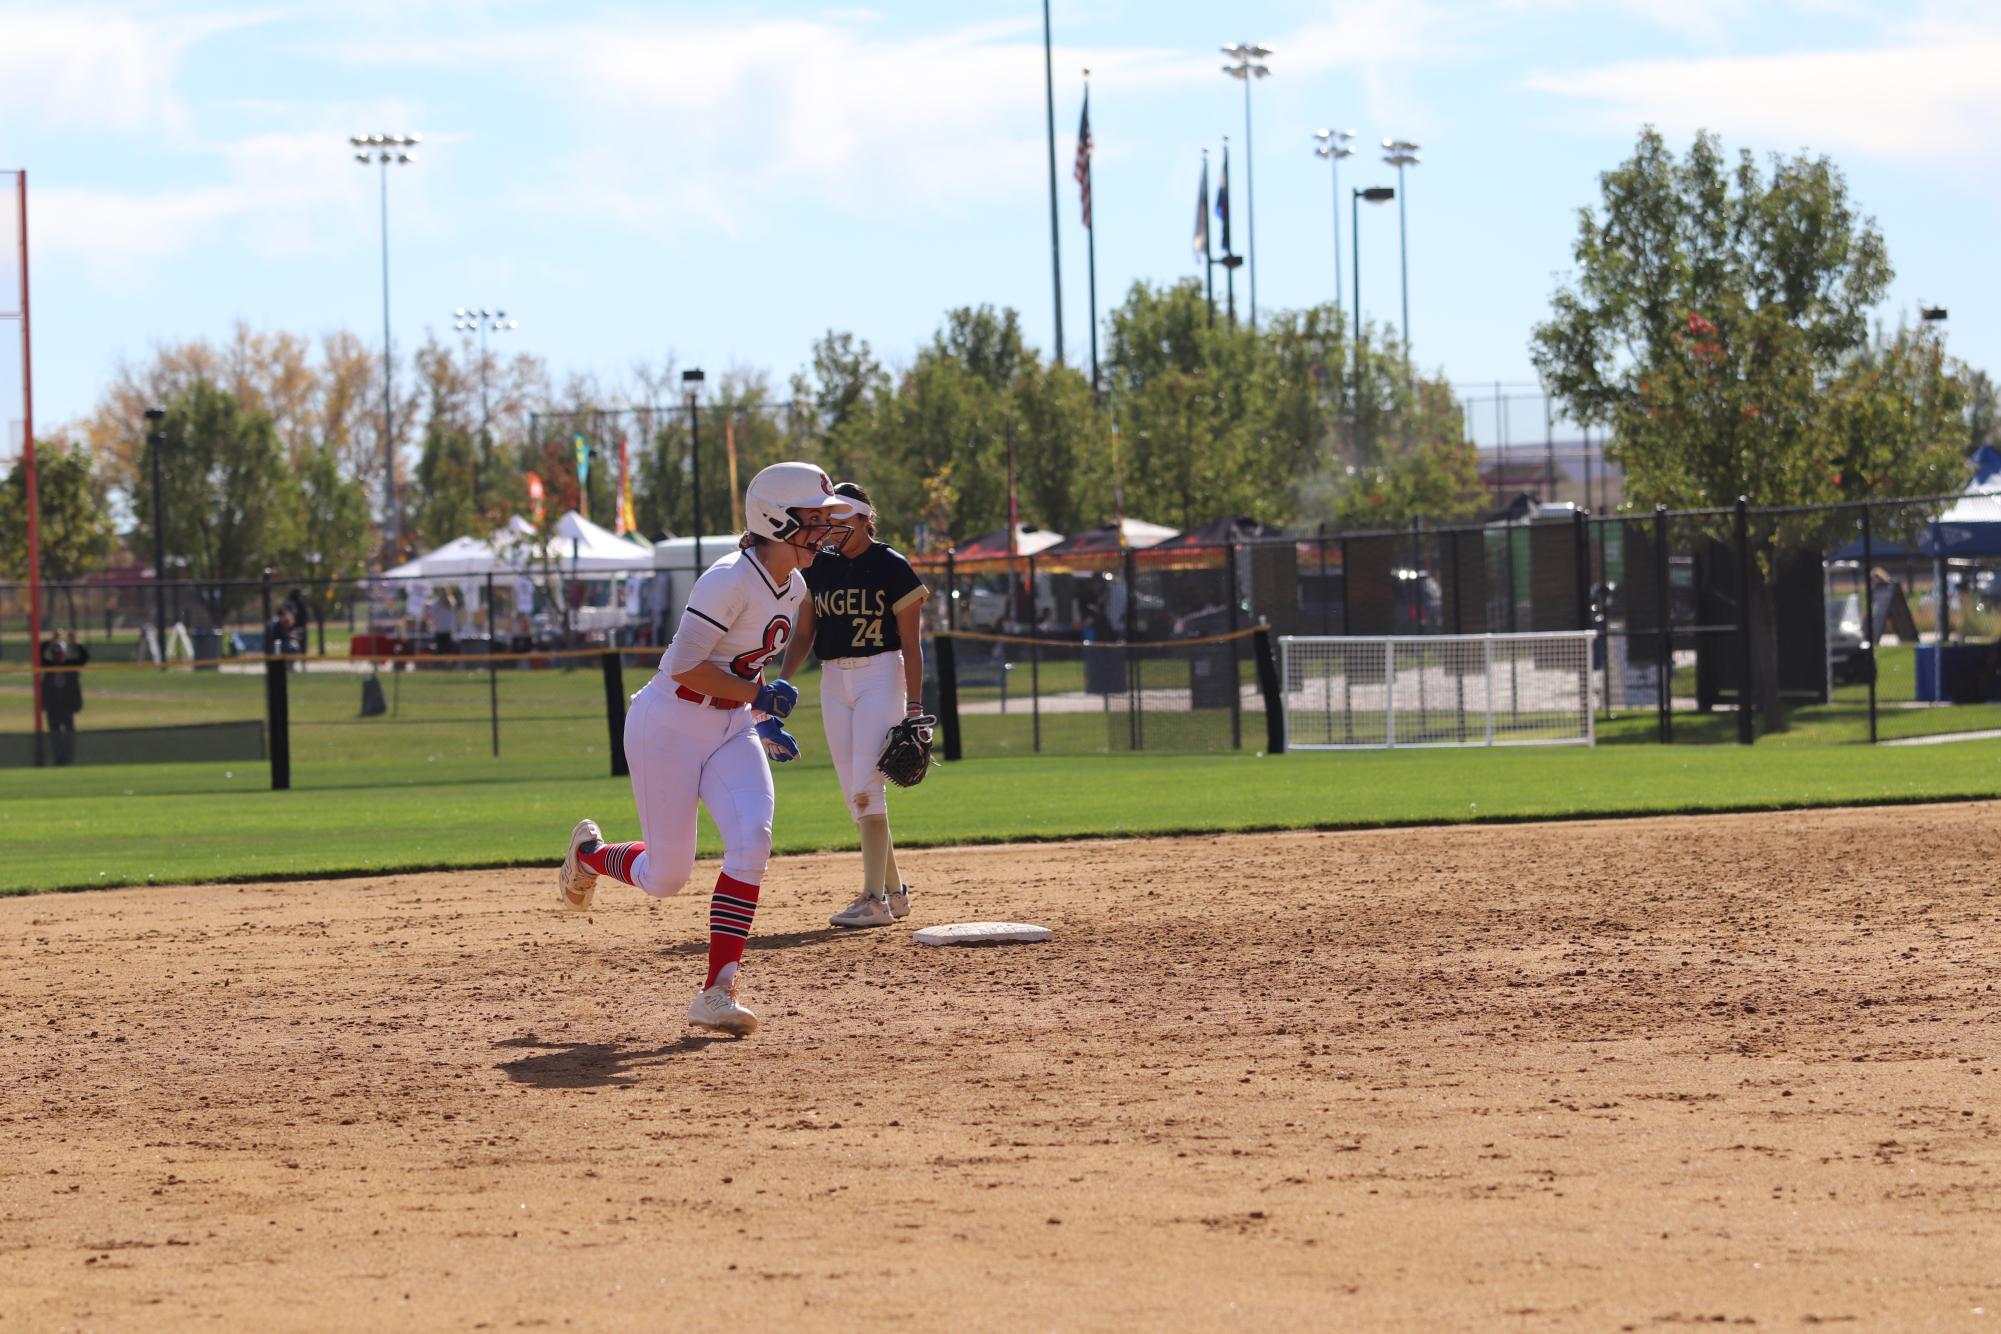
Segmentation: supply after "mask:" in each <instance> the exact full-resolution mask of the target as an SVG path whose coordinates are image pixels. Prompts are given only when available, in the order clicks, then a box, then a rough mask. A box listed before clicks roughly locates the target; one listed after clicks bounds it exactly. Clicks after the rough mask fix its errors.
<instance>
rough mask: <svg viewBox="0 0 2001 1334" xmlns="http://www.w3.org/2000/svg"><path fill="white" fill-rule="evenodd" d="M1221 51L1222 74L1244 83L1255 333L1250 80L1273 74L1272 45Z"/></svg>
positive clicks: (1254, 197) (1245, 44) (1253, 303)
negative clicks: (1225, 61) (1268, 59)
mask: <svg viewBox="0 0 2001 1334" xmlns="http://www.w3.org/2000/svg"><path fill="white" fill-rule="evenodd" d="M1222 50H1223V54H1224V55H1226V56H1228V57H1229V58H1230V63H1229V64H1227V65H1225V66H1223V73H1225V74H1227V75H1229V76H1230V77H1231V78H1233V79H1236V80H1238V81H1239V82H1241V83H1242V84H1243V85H1244V225H1245V227H1246V229H1247V240H1246V244H1245V247H1244V253H1245V255H1246V256H1248V257H1249V259H1250V263H1251V332H1253V333H1255V332H1257V327H1258V187H1257V179H1256V175H1255V173H1254V171H1253V168H1252V166H1251V157H1252V142H1251V83H1252V81H1253V80H1256V79H1265V78H1269V77H1271V67H1270V66H1268V65H1265V64H1263V63H1262V62H1263V60H1264V58H1265V57H1266V56H1268V55H1270V54H1271V48H1270V47H1268V46H1266V45H1265V44H1264V43H1262V42H1231V43H1230V44H1229V45H1228V46H1226V47H1224V48H1223V49H1222Z"/></svg>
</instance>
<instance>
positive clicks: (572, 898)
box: [556, 820, 604, 912]
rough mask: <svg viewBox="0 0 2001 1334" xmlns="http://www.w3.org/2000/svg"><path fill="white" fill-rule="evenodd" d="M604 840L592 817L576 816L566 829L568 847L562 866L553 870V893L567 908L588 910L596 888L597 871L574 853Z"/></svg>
mask: <svg viewBox="0 0 2001 1334" xmlns="http://www.w3.org/2000/svg"><path fill="white" fill-rule="evenodd" d="M602 842H604V834H603V833H602V832H600V831H599V829H598V822H597V821H596V820H579V821H577V827H576V828H575V829H572V830H571V831H570V851H569V854H568V855H567V856H565V857H564V858H563V869H562V870H561V871H559V872H557V873H556V897H557V898H559V899H561V900H562V903H563V906H564V907H565V908H567V909H569V910H570V911H571V912H589V911H590V910H591V896H592V895H593V894H595V893H596V892H597V887H598V873H597V872H596V871H593V870H592V869H591V868H590V867H588V866H585V865H584V864H583V863H582V862H580V861H578V860H577V853H579V852H581V851H582V850H583V849H585V848H588V847H590V846H591V845H592V844H594V843H602Z"/></svg>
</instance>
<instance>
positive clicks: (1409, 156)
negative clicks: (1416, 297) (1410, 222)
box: [1383, 139, 1422, 364]
mask: <svg viewBox="0 0 2001 1334" xmlns="http://www.w3.org/2000/svg"><path fill="white" fill-rule="evenodd" d="M1420 147H1422V145H1421V144H1417V143H1413V142H1412V141H1411V140H1409V139H1385V140H1383V149H1384V152H1383V161H1385V162H1387V163H1388V164H1389V165H1391V166H1392V167H1395V168H1396V169H1397V267H1398V268H1400V269H1402V270H1403V359H1404V361H1405V363H1406V364H1407V363H1408V362H1409V361H1410V253H1409V250H1408V244H1409V233H1408V231H1407V230H1406V229H1405V227H1404V204H1405V201H1406V200H1408V199H1409V197H1410V196H1409V193H1408V192H1407V191H1406V190H1405V189H1404V184H1403V169H1404V168H1405V167H1415V166H1417V165H1418V158H1417V150H1418V149H1419V148H1420Z"/></svg>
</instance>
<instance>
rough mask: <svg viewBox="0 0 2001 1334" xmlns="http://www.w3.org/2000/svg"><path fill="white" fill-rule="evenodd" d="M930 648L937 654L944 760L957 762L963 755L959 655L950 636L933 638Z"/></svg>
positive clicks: (939, 721) (939, 708) (944, 635)
mask: <svg viewBox="0 0 2001 1334" xmlns="http://www.w3.org/2000/svg"><path fill="white" fill-rule="evenodd" d="M932 648H933V649H934V650H936V652H937V654H938V730H939V731H940V732H943V733H944V734H945V758H946V759H948V760H957V759H959V758H960V757H961V756H962V755H963V754H964V751H963V750H962V748H961V746H960V743H959V655H958V651H957V650H956V649H955V648H953V646H952V636H951V635H950V634H949V633H947V634H942V635H937V636H934V637H933V639H932Z"/></svg>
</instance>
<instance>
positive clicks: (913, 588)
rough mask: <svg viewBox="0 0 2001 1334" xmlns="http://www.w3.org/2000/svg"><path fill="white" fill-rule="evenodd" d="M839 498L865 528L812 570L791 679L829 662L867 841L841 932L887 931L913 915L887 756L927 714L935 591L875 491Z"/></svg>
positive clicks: (839, 766)
mask: <svg viewBox="0 0 2001 1334" xmlns="http://www.w3.org/2000/svg"><path fill="white" fill-rule="evenodd" d="M834 493H835V494H836V495H840V496H846V497H847V498H849V499H850V500H854V501H857V502H859V514H860V515H861V517H862V519H863V523H860V524H857V525H856V526H855V528H854V530H853V531H852V532H850V533H849V535H848V538H847V541H846V542H845V543H843V544H842V547H841V549H840V551H839V552H837V553H830V554H828V555H825V556H822V557H821V558H820V559H819V560H817V561H815V562H814V563H813V568H812V569H811V570H809V571H808V572H807V575H806V586H807V589H808V591H809V592H810V593H811V596H810V597H809V598H808V599H807V600H806V603H805V605H804V606H802V607H801V608H800V611H799V631H798V634H797V635H796V636H795V637H794V639H793V641H792V643H791V644H790V645H789V646H788V647H787V648H786V650H785V665H784V668H783V669H782V672H781V674H782V675H786V676H790V675H791V674H793V673H795V672H797V671H798V670H799V668H800V666H802V665H803V664H804V663H805V661H806V654H807V652H808V651H809V650H810V651H811V652H813V653H814V654H815V655H816V656H817V657H818V658H819V659H820V719H821V721H822V722H823V723H824V724H825V726H826V729H827V751H828V753H829V754H830V755H832V757H833V760H834V772H835V773H836V774H838V775H839V777H840V780H841V796H842V798H843V799H844V800H845V801H846V802H847V805H848V814H849V815H850V816H851V817H853V819H854V822H855V828H856V829H857V831H858V832H859V833H860V836H861V845H862V883H861V893H860V894H859V895H857V896H856V898H855V901H854V902H853V903H851V904H849V905H848V906H847V907H845V908H843V909H841V911H839V912H837V913H835V914H834V915H833V916H832V917H830V918H828V919H827V920H828V921H830V922H832V923H833V924H834V925H835V926H857V927H859V926H888V925H890V924H891V923H893V922H895V921H897V920H898V919H899V918H902V917H907V916H909V915H910V887H909V886H908V885H906V884H904V883H903V877H902V873H901V872H900V871H899V870H898V869H897V865H896V844H895V842H894V841H893V840H892V839H891V838H890V833H889V807H888V805H887V804H886V802H885V801H884V796H883V794H884V782H883V776H882V771H881V770H880V769H878V768H877V767H876V761H877V760H878V759H880V758H881V756H882V747H883V743H884V741H885V740H886V739H887V738H888V736H889V729H890V728H892V727H894V726H895V725H896V724H897V723H899V722H901V721H902V720H903V719H904V718H906V717H911V716H914V715H916V714H920V713H923V712H924V652H923V648H922V639H921V628H920V621H919V619H918V618H919V615H920V613H921V612H922V610H923V606H924V599H925V598H926V597H927V596H928V595H929V590H928V589H926V588H925V587H924V581H923V580H922V579H919V578H918V577H917V572H916V571H915V570H913V569H911V568H910V562H909V561H907V560H905V559H904V558H903V557H902V556H900V555H899V554H897V553H896V552H895V551H893V550H891V549H890V548H889V546H887V545H886V544H884V543H882V542H878V541H876V540H875V511H874V510H873V509H872V508H870V507H869V503H868V492H866V491H864V490H862V488H861V487H859V486H857V485H856V484H855V483H853V482H842V483H841V484H840V485H839V486H837V487H835V488H834Z"/></svg>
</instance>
